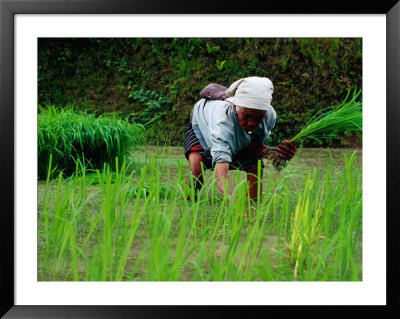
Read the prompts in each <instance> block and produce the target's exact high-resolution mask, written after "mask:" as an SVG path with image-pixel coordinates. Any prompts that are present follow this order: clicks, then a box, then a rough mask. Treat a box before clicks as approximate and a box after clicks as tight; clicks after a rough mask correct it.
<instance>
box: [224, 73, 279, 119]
mask: <svg viewBox="0 0 400 319" xmlns="http://www.w3.org/2000/svg"><path fill="white" fill-rule="evenodd" d="M273 92H274V85H273V84H272V82H271V80H270V79H268V78H260V77H257V76H252V77H249V78H244V79H240V80H237V81H236V82H235V83H233V84H232V85H231V86H230V87H229V89H228V90H226V92H225V93H226V94H227V95H228V96H231V97H234V103H235V105H237V106H241V107H247V108H249V109H256V110H263V111H267V110H268V108H270V107H271V105H270V104H271V100H272V93H273Z"/></svg>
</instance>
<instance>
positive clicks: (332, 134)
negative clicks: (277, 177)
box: [267, 90, 362, 170]
mask: <svg viewBox="0 0 400 319" xmlns="http://www.w3.org/2000/svg"><path fill="white" fill-rule="evenodd" d="M350 93H351V91H350V90H348V92H347V96H346V98H345V99H344V100H343V102H342V103H341V104H339V105H336V106H331V107H328V108H325V109H323V110H321V111H320V112H319V113H318V114H316V115H315V116H314V117H313V118H312V119H311V120H310V121H309V122H308V123H307V124H306V125H305V126H304V128H303V129H302V130H301V131H300V132H299V133H297V134H296V135H295V136H294V137H292V138H291V139H290V141H291V142H292V143H294V144H295V145H297V146H299V145H300V144H302V143H303V142H304V141H305V140H315V141H317V142H321V143H322V141H324V140H325V141H331V140H333V139H336V138H339V137H340V135H341V134H343V133H356V134H357V135H358V136H359V137H361V132H362V102H361V101H359V100H358V99H359V97H360V95H361V90H359V91H354V92H353V94H352V96H351V98H350V100H348V99H349V96H350ZM270 149H271V151H270V153H269V154H268V156H267V158H268V160H269V161H271V162H272V164H273V165H274V167H275V168H276V169H278V170H280V169H282V168H283V167H284V166H285V165H286V161H285V160H284V159H281V158H280V157H279V154H278V152H277V151H276V149H275V148H270Z"/></svg>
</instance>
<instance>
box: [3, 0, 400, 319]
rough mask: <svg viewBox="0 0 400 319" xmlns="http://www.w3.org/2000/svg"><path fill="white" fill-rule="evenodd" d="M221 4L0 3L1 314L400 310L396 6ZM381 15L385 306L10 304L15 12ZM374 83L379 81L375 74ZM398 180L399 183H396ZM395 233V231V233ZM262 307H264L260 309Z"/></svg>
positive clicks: (399, 39)
mask: <svg viewBox="0 0 400 319" xmlns="http://www.w3.org/2000/svg"><path fill="white" fill-rule="evenodd" d="M252 4H253V3H252V1H246V8H244V6H243V5H240V6H239V5H232V6H230V7H228V6H227V4H226V3H223V2H221V1H220V2H215V1H214V2H211V3H208V2H207V1H205V2H204V1H202V2H201V5H200V4H199V6H198V8H196V7H195V6H196V5H195V3H194V2H193V3H190V2H189V1H185V2H183V1H179V0H173V1H168V2H167V1H162V0H136V1H126V0H125V1H124V0H114V1H113V0H100V1H99V0H83V1H81V0H76V1H67V0H53V1H39V0H32V1H19V0H13V1H11V0H0V21H1V22H0V23H1V24H0V41H1V42H0V43H1V48H0V70H1V71H0V137H1V138H0V143H1V144H0V149H1V153H2V154H1V156H0V164H1V167H2V168H3V170H1V171H0V180H1V181H2V185H3V188H2V192H0V194H1V195H0V196H1V199H2V204H3V205H2V220H1V224H2V225H3V227H2V231H1V232H0V234H1V237H0V238H1V240H2V242H3V243H5V244H4V245H3V247H4V248H3V254H2V262H1V263H0V265H1V266H0V270H1V273H2V278H1V281H0V285H1V288H0V289H1V295H0V296H1V308H0V315H2V316H3V315H4V318H21V317H25V318H28V317H29V318H64V317H69V318H76V317H79V318H91V317H95V318H128V317H129V318H131V317H140V318H142V317H145V318H153V317H161V316H162V317H169V316H173V317H188V316H190V317H200V316H201V317H204V316H210V315H212V316H214V315H215V316H218V317H219V318H224V317H227V316H231V314H235V315H239V316H246V317H247V316H248V315H249V314H250V315H254V314H255V313H257V312H259V311H260V312H266V313H268V314H269V315H273V314H277V315H278V314H279V315H280V316H281V315H293V316H299V315H300V316H302V315H305V314H308V316H311V317H312V316H314V315H317V314H318V313H320V314H321V315H323V316H328V317H330V316H334V317H337V316H345V317H350V316H356V315H357V316H360V315H363V314H364V315H372V316H374V317H375V316H376V317H378V316H379V318H392V317H394V316H395V315H399V307H398V301H397V298H396V297H398V295H397V294H396V290H397V289H396V288H397V287H398V285H397V284H398V283H399V279H398V273H397V276H396V273H395V269H396V267H395V254H396V252H398V250H397V249H398V245H396V244H398V243H399V240H398V233H399V232H398V231H396V230H395V227H396V226H397V225H398V222H397V219H396V212H399V211H400V209H399V202H398V201H396V196H398V194H397V193H398V191H397V187H396V186H397V185H396V184H398V180H399V165H398V163H399V162H400V159H399V151H398V145H399V142H398V136H400V125H399V124H400V123H399V119H400V112H399V105H400V73H399V72H400V67H399V60H400V22H399V21H400V20H399V17H400V3H399V1H398V0H393V1H360V0H356V1H351V3H349V1H342V0H336V1H332V0H329V1H320V2H314V1H282V2H277V3H268V2H267V1H264V3H263V4H262V5H260V4H255V3H254V5H252ZM121 13H124V14H310V13H312V14H343V13H347V14H386V23H387V29H386V77H387V78H386V81H387V94H386V96H387V99H386V111H387V115H386V116H387V118H386V122H387V123H386V147H387V153H386V161H387V162H386V170H387V171H386V183H387V185H386V187H387V193H386V200H387V211H386V218H387V236H386V241H387V246H386V249H387V254H386V255H387V261H386V262H387V304H386V306H372V305H371V306H207V305H206V306H178V305H176V306H156V305H154V306H22V305H15V302H14V301H15V293H16V291H15V287H14V277H15V271H14V267H15V263H14V260H15V259H14V258H15V253H14V241H15V238H14V235H15V230H14V227H15V223H14V209H15V203H14V200H15V197H14V191H15V190H14V187H15V180H14V177H15V155H14V154H15V152H14V151H15V148H14V146H15V145H14V143H15V136H14V134H15V117H14V80H15V77H14V15H15V14H121ZM377 80H379V79H377ZM396 182H397V183H396ZM396 235H397V236H396ZM265 307H268V308H265ZM5 314H6V315H5Z"/></svg>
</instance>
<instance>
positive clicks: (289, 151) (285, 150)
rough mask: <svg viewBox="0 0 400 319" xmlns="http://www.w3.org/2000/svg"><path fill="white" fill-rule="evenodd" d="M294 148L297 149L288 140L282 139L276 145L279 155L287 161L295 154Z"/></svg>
mask: <svg viewBox="0 0 400 319" xmlns="http://www.w3.org/2000/svg"><path fill="white" fill-rule="evenodd" d="M296 150H297V148H296V146H295V145H294V144H293V143H292V142H290V141H289V140H285V141H283V142H282V143H281V144H279V145H278V147H277V151H278V153H279V157H280V158H283V159H285V160H287V161H289V160H291V159H292V158H293V156H294V154H296Z"/></svg>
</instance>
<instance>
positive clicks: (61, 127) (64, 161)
mask: <svg viewBox="0 0 400 319" xmlns="http://www.w3.org/2000/svg"><path fill="white" fill-rule="evenodd" d="M39 111H40V112H39V115H38V175H39V178H40V179H45V178H46V174H47V169H48V167H49V159H50V155H52V163H53V164H52V165H53V167H54V172H55V173H58V172H61V171H62V172H63V173H64V174H66V175H70V174H72V173H74V172H75V169H76V163H77V162H80V163H82V164H83V165H84V166H86V168H87V169H92V170H93V169H96V168H102V167H103V165H104V163H110V164H113V162H114V159H115V157H119V158H123V157H124V156H125V155H126V154H128V152H130V151H131V150H134V149H137V148H139V146H140V145H143V144H144V143H145V131H144V128H143V126H141V125H139V124H131V123H129V122H128V121H127V120H123V119H121V118H119V117H118V116H117V115H116V114H115V113H109V114H102V115H100V116H98V117H96V116H95V114H93V113H87V112H78V111H76V110H74V108H73V107H72V106H71V105H68V106H67V107H65V108H60V107H55V106H52V105H47V106H46V108H43V107H41V106H39Z"/></svg>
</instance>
